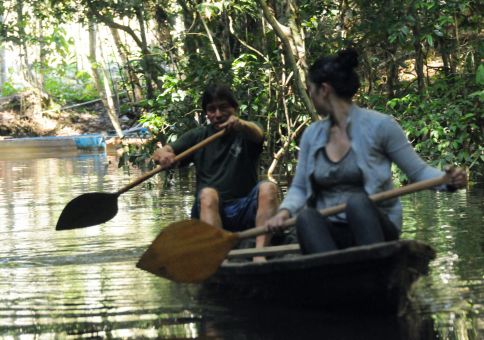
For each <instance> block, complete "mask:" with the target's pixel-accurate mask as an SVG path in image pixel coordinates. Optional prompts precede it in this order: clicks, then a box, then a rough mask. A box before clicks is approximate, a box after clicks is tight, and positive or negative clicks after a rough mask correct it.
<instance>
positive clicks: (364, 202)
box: [266, 49, 467, 254]
mask: <svg viewBox="0 0 484 340" xmlns="http://www.w3.org/2000/svg"><path fill="white" fill-rule="evenodd" d="M357 65H358V55H357V52H356V51H355V50H354V49H346V50H343V51H341V52H339V53H338V54H337V55H335V56H327V57H322V58H320V59H318V60H317V61H316V62H315V63H314V64H313V65H312V66H311V67H310V69H309V75H308V79H309V81H308V91H309V95H310V97H311V100H312V101H313V103H314V106H315V107H316V110H317V112H318V114H319V115H320V116H322V117H327V118H328V119H323V120H320V121H317V122H315V123H313V124H311V125H310V126H309V127H308V128H307V129H306V131H305V132H304V134H303V136H302V139H301V143H300V151H299V156H298V164H297V167H296V173H295V177H294V180H293V182H292V184H291V186H290V188H289V190H288V193H287V196H286V198H285V199H284V201H283V202H282V204H281V205H280V207H279V211H278V213H277V214H276V215H275V216H274V217H273V218H271V219H270V220H269V221H268V222H267V223H266V226H267V227H268V228H269V229H270V230H271V231H277V230H279V229H280V228H281V226H282V224H283V222H284V221H285V220H286V219H288V218H290V217H291V216H294V215H298V216H297V219H296V231H297V236H298V239H299V243H300V246H301V250H302V252H303V253H306V254H307V253H317V252H324V251H331V250H335V249H341V248H346V247H350V246H356V245H365V244H371V243H377V242H383V241H390V240H396V239H398V238H399V235H400V231H401V226H402V209H401V205H400V202H399V200H398V199H392V200H387V201H383V202H380V203H374V202H372V201H371V200H370V199H369V198H368V196H369V195H372V194H375V193H377V192H381V191H385V190H390V189H391V188H392V186H393V185H392V172H391V165H392V163H395V164H396V165H397V166H398V167H399V168H400V169H401V170H402V171H403V172H404V173H405V174H406V175H407V176H408V178H409V179H410V180H411V181H413V182H416V181H422V180H425V179H429V178H434V177H439V176H442V175H443V173H442V172H441V171H440V170H438V169H436V168H433V167H431V166H429V165H427V164H426V163H425V162H424V161H423V160H422V159H421V158H420V157H419V156H418V155H417V154H416V153H415V151H414V149H413V148H412V146H411V145H410V143H409V142H408V140H407V138H406V137H405V134H404V132H403V130H402V129H401V127H400V126H399V125H398V123H397V122H396V121H395V120H394V119H393V118H392V117H391V116H389V115H385V114H382V113H379V112H376V111H372V110H368V109H363V108H360V107H358V106H357V105H355V104H354V103H353V102H352V98H353V96H354V95H355V93H356V92H357V90H358V88H359V86H360V83H359V79H358V75H357V74H356V72H355V68H356V66H357ZM448 172H449V174H450V177H451V184H450V185H448V186H447V187H445V186H443V187H441V188H437V189H439V190H446V189H447V190H455V189H458V188H462V187H464V186H465V185H466V183H467V174H466V172H465V171H464V170H463V169H460V168H450V169H449V170H448ZM340 203H346V204H347V207H346V210H345V212H343V213H340V214H338V215H335V216H330V217H323V216H322V215H321V214H319V213H318V211H317V210H320V209H323V208H327V207H331V206H335V205H337V204H340ZM303 208H304V209H303Z"/></svg>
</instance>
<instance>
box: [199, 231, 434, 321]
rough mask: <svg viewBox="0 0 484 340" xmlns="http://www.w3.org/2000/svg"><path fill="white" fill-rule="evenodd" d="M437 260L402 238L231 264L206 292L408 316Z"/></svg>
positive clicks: (426, 249) (206, 286)
mask: <svg viewBox="0 0 484 340" xmlns="http://www.w3.org/2000/svg"><path fill="white" fill-rule="evenodd" d="M295 247H297V245H295ZM241 252H244V251H243V250H242V251H241ZM232 257H236V256H232ZM433 258H435V252H434V250H433V249H432V248H431V247H430V246H429V245H427V244H425V243H423V242H419V241H414V240H399V241H392V242H385V243H379V244H374V245H370V246H359V247H353V248H348V249H343V250H339V251H334V252H327V253H321V254H312V255H301V254H290V255H285V256H283V257H280V258H275V259H272V260H269V261H267V262H265V263H254V262H251V261H245V262H240V261H239V262H237V261H225V262H224V263H223V264H222V266H221V267H220V268H219V270H218V271H217V272H216V273H215V275H214V276H213V277H211V278H210V279H209V280H208V281H207V282H206V283H205V284H204V289H203V290H204V292H205V293H208V294H213V293H215V294H217V296H223V297H224V298H226V297H230V298H234V297H236V298H238V299H243V300H245V301H247V299H253V300H254V301H258V302H261V301H271V302H279V303H282V304H285V305H287V304H290V305H296V306H304V307H317V308H324V309H327V310H346V311H347V310H367V311H375V312H390V313H402V312H403V311H404V310H405V309H406V307H407V305H408V303H409V293H410V291H411V288H412V285H413V283H414V282H415V281H416V280H417V279H418V278H419V277H420V276H421V275H424V274H426V273H427V271H428V264H429V262H430V261H431V260H432V259H433Z"/></svg>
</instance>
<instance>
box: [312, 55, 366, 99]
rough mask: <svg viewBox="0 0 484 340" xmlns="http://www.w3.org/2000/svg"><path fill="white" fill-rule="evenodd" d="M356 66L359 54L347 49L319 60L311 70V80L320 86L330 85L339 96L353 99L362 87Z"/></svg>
mask: <svg viewBox="0 0 484 340" xmlns="http://www.w3.org/2000/svg"><path fill="white" fill-rule="evenodd" d="M356 66H358V52H356V50H355V49H354V48H347V49H345V50H342V51H340V52H338V54H337V55H330V56H326V57H321V58H319V59H317V60H316V61H315V62H314V64H313V65H312V66H311V67H310V68H309V72H308V76H309V80H310V81H311V82H312V83H314V84H316V85H318V86H319V85H321V84H322V83H329V84H331V86H333V88H334V90H335V92H336V94H337V95H338V96H340V97H342V98H345V99H351V98H352V97H353V96H354V95H355V93H356V91H358V89H359V87H360V80H359V78H358V75H357V74H356V71H355V68H356Z"/></svg>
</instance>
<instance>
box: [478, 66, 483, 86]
mask: <svg viewBox="0 0 484 340" xmlns="http://www.w3.org/2000/svg"><path fill="white" fill-rule="evenodd" d="M476 83H477V84H478V85H484V64H480V65H479V67H478V68H477V72H476Z"/></svg>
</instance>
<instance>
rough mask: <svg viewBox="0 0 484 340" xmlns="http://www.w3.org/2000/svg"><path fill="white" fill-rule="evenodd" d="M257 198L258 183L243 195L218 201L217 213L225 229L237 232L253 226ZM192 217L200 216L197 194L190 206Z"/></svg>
mask: <svg viewBox="0 0 484 340" xmlns="http://www.w3.org/2000/svg"><path fill="white" fill-rule="evenodd" d="M258 198H259V183H258V184H257V185H256V186H255V187H254V188H253V189H252V190H251V191H250V192H249V194H248V195H247V196H245V197H242V198H238V199H236V200H232V201H229V202H220V206H219V213H220V217H221V218H222V225H223V227H224V229H225V230H228V231H232V232H237V231H242V230H246V229H249V228H254V227H255V216H256V214H257V206H258V201H259V200H258ZM191 216H192V218H197V219H198V218H200V199H199V197H198V195H197V197H196V199H195V203H194V204H193V206H192V214H191Z"/></svg>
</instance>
